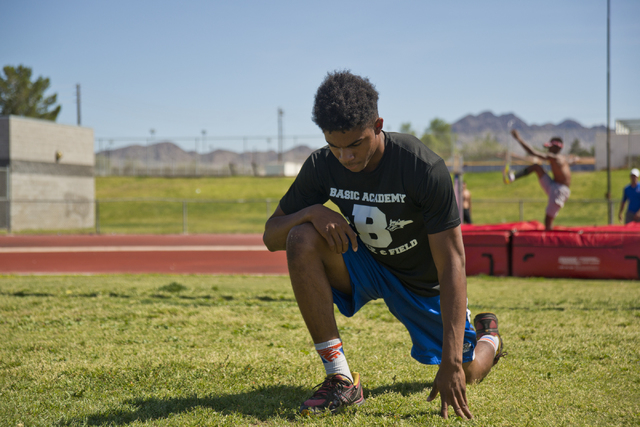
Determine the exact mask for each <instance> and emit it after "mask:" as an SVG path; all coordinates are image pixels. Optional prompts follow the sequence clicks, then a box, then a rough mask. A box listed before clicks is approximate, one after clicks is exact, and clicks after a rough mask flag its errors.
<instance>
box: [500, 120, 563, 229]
mask: <svg viewBox="0 0 640 427" xmlns="http://www.w3.org/2000/svg"><path fill="white" fill-rule="evenodd" d="M511 135H513V137H514V138H515V139H516V141H518V142H519V143H520V145H522V148H524V150H525V151H526V152H527V153H529V154H530V155H531V156H534V157H537V158H539V159H542V160H547V161H548V162H549V165H550V166H551V172H552V173H553V178H551V177H550V176H549V175H547V173H546V172H545V171H544V169H543V168H542V166H540V165H536V164H533V165H530V166H527V167H526V168H524V169H522V170H521V171H518V172H516V173H513V172H508V171H507V170H505V173H504V182H505V184H510V183H512V182H513V181H515V180H516V179H518V178H522V177H523V176H527V175H529V174H530V173H531V172H535V173H536V174H537V175H538V180H539V181H540V186H541V187H542V189H543V190H544V192H545V193H547V196H549V202H548V204H547V209H546V215H545V218H544V226H545V228H546V229H547V230H552V229H553V220H554V219H555V217H556V215H558V212H559V211H560V209H561V208H562V207H563V206H564V204H565V202H566V201H567V199H568V198H569V196H570V195H571V190H570V189H569V186H570V185H571V169H570V167H569V161H568V159H567V157H566V156H564V155H562V154H560V150H562V146H563V143H562V139H561V138H559V137H553V138H551V140H550V141H549V142H546V143H545V144H544V146H545V147H546V148H547V149H548V150H549V151H548V152H546V153H543V152H540V151H538V150H536V149H534V148H533V147H531V145H529V144H527V143H526V142H524V141H523V140H522V138H520V134H519V133H518V131H517V130H515V129H513V130H512V131H511Z"/></svg>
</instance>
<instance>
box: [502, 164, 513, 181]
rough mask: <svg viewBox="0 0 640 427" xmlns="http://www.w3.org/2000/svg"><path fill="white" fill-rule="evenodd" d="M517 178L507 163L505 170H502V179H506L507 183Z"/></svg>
mask: <svg viewBox="0 0 640 427" xmlns="http://www.w3.org/2000/svg"><path fill="white" fill-rule="evenodd" d="M515 180H516V176H515V174H514V173H513V172H511V171H510V170H509V165H505V167H504V170H503V171H502V181H504V183H505V184H511V183H512V182H513V181H515Z"/></svg>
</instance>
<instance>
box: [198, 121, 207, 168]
mask: <svg viewBox="0 0 640 427" xmlns="http://www.w3.org/2000/svg"><path fill="white" fill-rule="evenodd" d="M206 139H207V131H206V130H205V129H202V145H201V147H202V149H203V150H206V149H207V146H206V144H205V141H206ZM198 157H199V155H198V149H197V148H196V165H197V164H198V163H197V162H198Z"/></svg>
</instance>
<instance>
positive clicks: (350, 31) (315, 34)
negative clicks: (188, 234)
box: [0, 0, 640, 151]
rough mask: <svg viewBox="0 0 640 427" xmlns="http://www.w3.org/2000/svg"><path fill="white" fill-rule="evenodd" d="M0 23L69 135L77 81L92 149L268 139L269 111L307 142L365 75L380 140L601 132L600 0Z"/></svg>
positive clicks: (635, 29)
mask: <svg viewBox="0 0 640 427" xmlns="http://www.w3.org/2000/svg"><path fill="white" fill-rule="evenodd" d="M1 10H2V13H1V14H0V41H1V43H0V65H1V66H4V65H18V64H24V65H26V66H28V67H31V68H32V69H33V72H34V74H35V75H42V76H46V77H50V78H51V82H52V86H51V89H50V91H49V93H57V94H58V99H59V102H60V103H61V104H62V113H61V114H60V116H59V118H58V122H60V123H66V124H75V123H76V106H75V85H76V83H80V84H81V88H82V124H83V125H85V126H89V127H92V128H93V129H94V132H95V135H96V138H98V137H102V138H114V137H123V136H130V137H140V138H146V137H149V135H150V132H149V130H150V129H151V128H153V129H155V131H156V133H155V138H156V140H160V139H166V138H168V137H175V136H193V137H194V139H195V137H196V136H199V135H200V133H201V131H202V130H203V129H205V130H206V132H207V136H210V137H222V136H244V135H248V136H256V135H270V136H275V135H277V131H278V127H277V109H278V107H281V108H282V109H283V110H284V132H285V135H286V136H292V135H318V136H320V135H321V134H320V132H319V130H318V129H317V128H316V126H315V125H314V124H313V122H312V121H311V108H312V103H313V96H314V94H315V90H316V88H317V86H318V85H319V84H320V82H321V81H322V79H323V78H324V76H325V75H326V73H327V72H328V71H331V70H336V69H350V70H352V71H353V72H354V73H357V74H360V75H363V76H367V77H369V79H370V80H371V81H372V82H373V83H374V84H375V85H376V87H377V89H378V91H379V92H380V104H379V111H380V115H381V116H382V117H383V118H384V119H385V127H386V128H387V129H390V130H398V128H399V126H400V124H401V123H403V122H411V123H412V124H413V127H414V128H416V129H418V130H420V131H421V130H422V129H424V128H425V127H427V126H428V124H429V122H430V121H431V119H433V118H435V117H439V118H442V119H444V120H446V121H448V122H454V121H456V120H458V119H460V118H461V117H463V116H465V115H467V114H478V113H480V112H483V111H486V110H490V111H493V112H494V113H495V114H503V113H509V112H513V113H515V114H517V115H518V116H519V117H520V118H522V119H523V120H525V121H526V122H527V123H529V124H544V123H549V122H551V123H559V122H561V121H562V120H564V119H567V118H570V119H574V120H577V121H578V122H580V123H581V124H583V125H585V126H593V125H596V124H605V123H606V0H597V1H595V0H572V1H568V0H536V1H526V2H525V1H504V0H503V1H499V0H485V1H477V0H459V1H451V2H444V1H431V0H417V1H402V0H400V1H393V2H391V1H375V0H368V1H349V0H341V1H333V0H330V1H326V0H325V1H322V2H304V1H278V0H273V1H162V0H154V1H147V0H139V1H131V0H129V1H121V0H111V1H98V0H96V1H68V0H60V1H47V0H40V1H32V0H20V1H6V2H4V4H3V6H2V8H1ZM620 118H640V1H638V0H611V123H612V125H613V123H614V120H615V119H620ZM297 142H298V143H301V142H303V143H304V142H306V143H308V144H309V145H315V146H320V145H322V139H315V140H310V141H304V140H298V141H297ZM119 144H121V143H119V142H117V143H116V144H114V146H117V145H119ZM181 145H183V146H184V147H185V148H187V149H193V147H194V143H192V142H189V141H184V142H181ZM208 145H213V146H214V148H227V149H232V150H235V151H241V150H242V143H241V142H238V141H235V142H234V141H212V142H211V143H209V144H208ZM248 145H249V147H247V148H249V149H258V150H263V149H266V148H267V142H266V140H265V139H262V140H250V141H249V142H248ZM292 145H293V141H289V140H288V141H287V142H286V146H285V148H290V147H291V146H292ZM270 147H271V148H273V149H275V148H276V144H275V141H272V142H271V144H270ZM205 148H206V150H203V148H202V147H200V148H199V149H200V150H201V151H208V149H209V147H205Z"/></svg>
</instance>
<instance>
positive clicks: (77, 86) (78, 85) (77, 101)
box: [76, 83, 82, 126]
mask: <svg viewBox="0 0 640 427" xmlns="http://www.w3.org/2000/svg"><path fill="white" fill-rule="evenodd" d="M76 109H77V111H78V126H80V125H81V124H82V120H80V83H78V84H76Z"/></svg>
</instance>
